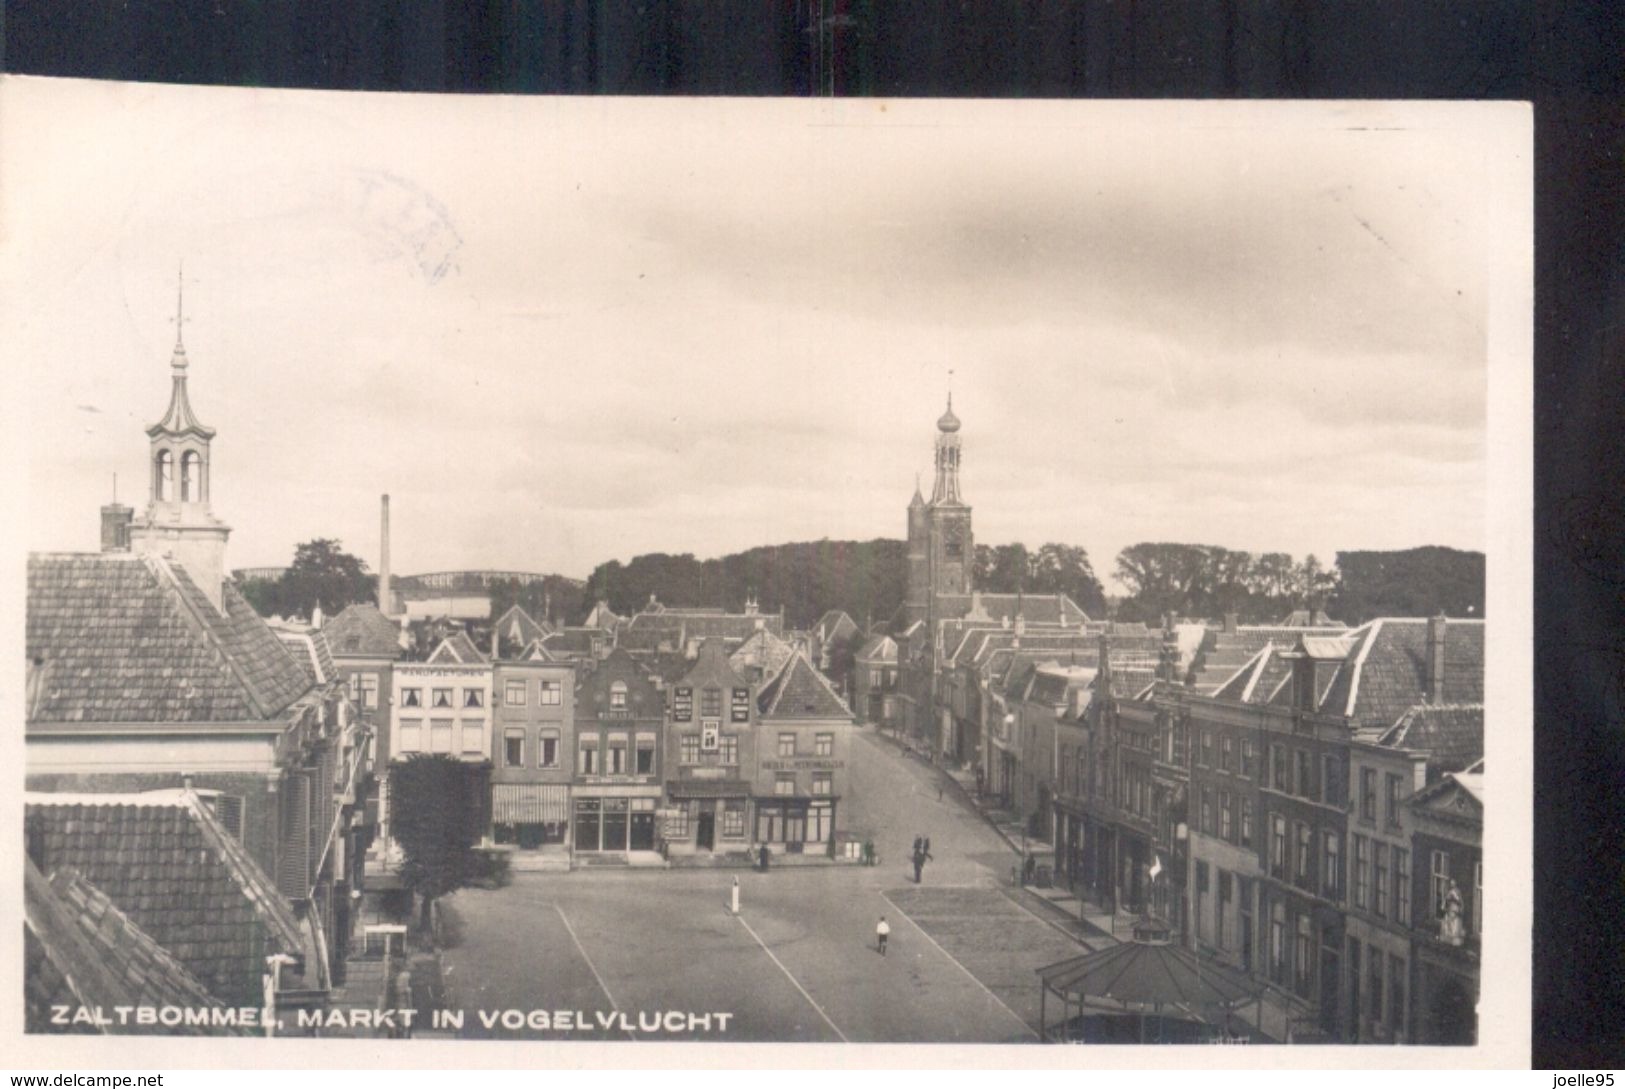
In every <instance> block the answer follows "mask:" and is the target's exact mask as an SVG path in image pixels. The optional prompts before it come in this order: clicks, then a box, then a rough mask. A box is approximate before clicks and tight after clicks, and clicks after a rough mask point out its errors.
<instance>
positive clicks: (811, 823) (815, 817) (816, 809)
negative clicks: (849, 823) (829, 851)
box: [807, 802, 835, 843]
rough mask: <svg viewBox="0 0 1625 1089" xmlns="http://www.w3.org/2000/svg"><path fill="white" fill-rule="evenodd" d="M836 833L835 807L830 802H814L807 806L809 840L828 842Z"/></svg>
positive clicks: (812, 841) (810, 841) (809, 841)
mask: <svg viewBox="0 0 1625 1089" xmlns="http://www.w3.org/2000/svg"><path fill="white" fill-rule="evenodd" d="M834 834H835V807H834V806H833V805H832V804H830V803H829V802H814V803H813V804H812V805H810V806H808V807H807V842H808V843H828V842H829V839H830V837H831V836H833V835H834Z"/></svg>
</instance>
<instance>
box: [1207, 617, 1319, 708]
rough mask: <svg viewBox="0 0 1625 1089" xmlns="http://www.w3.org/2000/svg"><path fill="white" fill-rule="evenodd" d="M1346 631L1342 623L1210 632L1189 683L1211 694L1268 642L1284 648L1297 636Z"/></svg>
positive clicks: (1254, 627)
mask: <svg viewBox="0 0 1625 1089" xmlns="http://www.w3.org/2000/svg"><path fill="white" fill-rule="evenodd" d="M1347 634H1348V629H1347V628H1344V627H1342V626H1341V625H1337V626H1328V627H1320V628H1305V627H1293V626H1288V625H1281V624H1270V625H1256V626H1243V627H1238V628H1237V629H1236V630H1235V631H1233V632H1227V631H1223V630H1217V631H1211V632H1209V633H1208V639H1207V641H1206V642H1205V645H1204V646H1203V648H1202V649H1201V650H1200V651H1199V652H1198V653H1197V655H1196V661H1195V663H1194V666H1193V668H1192V670H1191V675H1190V684H1191V687H1192V688H1194V689H1196V691H1198V692H1200V693H1201V694H1202V695H1212V694H1213V693H1214V692H1215V691H1217V690H1218V688H1219V687H1220V686H1221V685H1223V684H1224V683H1225V682H1226V681H1228V680H1230V679H1231V678H1232V677H1234V676H1235V675H1236V672H1237V670H1239V669H1241V668H1242V667H1243V666H1245V665H1247V664H1248V663H1249V662H1251V661H1252V660H1253V659H1254V658H1255V657H1256V656H1257V654H1258V652H1259V651H1261V650H1263V649H1264V647H1265V646H1266V645H1268V644H1270V643H1274V644H1275V646H1276V648H1277V649H1284V648H1288V647H1293V646H1296V645H1297V642H1298V639H1299V637H1300V636H1311V637H1314V636H1327V637H1330V638H1338V637H1340V636H1344V635H1347Z"/></svg>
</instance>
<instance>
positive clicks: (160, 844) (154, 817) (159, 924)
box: [23, 789, 303, 1005]
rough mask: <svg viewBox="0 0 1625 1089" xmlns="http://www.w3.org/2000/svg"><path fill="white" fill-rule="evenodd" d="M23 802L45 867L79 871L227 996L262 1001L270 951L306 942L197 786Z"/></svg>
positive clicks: (291, 949)
mask: <svg viewBox="0 0 1625 1089" xmlns="http://www.w3.org/2000/svg"><path fill="white" fill-rule="evenodd" d="M23 802H24V812H25V817H26V820H27V821H29V822H30V831H31V832H34V833H35V835H36V837H37V843H38V845H39V848H40V851H39V863H40V865H41V866H42V868H47V869H50V870H52V871H56V870H59V869H64V868H68V867H72V868H74V869H75V870H77V871H78V872H79V874H81V875H82V876H83V878H84V879H85V880H86V881H87V882H89V883H90V884H92V885H94V886H95V887H96V888H97V889H98V890H100V891H101V892H102V893H103V894H104V895H105V896H106V897H107V898H108V899H109V900H110V901H111V902H112V903H114V904H116V905H118V907H119V909H120V910H121V911H122V912H124V913H125V914H126V915H127V916H128V917H129V919H130V920H131V921H132V922H133V923H134V924H135V925H136V926H138V927H140V928H141V930H143V931H144V932H146V933H147V934H148V935H150V936H151V938H152V939H153V941H155V942H156V943H158V944H159V945H161V946H163V947H164V948H165V949H166V950H168V951H169V953H170V954H171V955H173V957H174V958H175V960H177V961H179V962H180V963H181V964H182V965H184V966H185V967H186V969H187V970H188V971H189V972H191V974H192V975H194V976H196V977H197V979H198V980H199V981H200V982H201V983H202V984H203V985H204V986H205V987H207V988H208V989H209V992H210V993H211V994H213V995H214V996H215V997H216V998H219V999H220V1000H221V1001H222V1002H224V1003H226V1004H227V1005H241V1004H254V1005H257V1004H258V1003H259V1001H260V998H261V994H260V976H261V973H262V972H263V971H264V966H265V964H264V957H265V956H267V955H269V954H271V953H274V952H278V951H281V952H285V953H289V954H292V955H299V954H300V952H301V951H302V948H303V945H302V939H301V933H300V927H299V922H298V920H297V919H296V918H295V917H294V914H293V909H292V907H291V906H290V905H289V904H288V901H287V900H286V899H284V898H283V896H282V895H281V894H280V893H279V892H278V891H277V888H276V884H275V883H274V882H273V881H272V880H271V879H270V878H269V877H268V876H266V874H265V872H264V871H263V870H261V869H260V868H259V866H258V865H256V864H255V862H254V860H253V859H252V858H251V857H250V856H249V854H248V851H247V850H246V849H245V848H244V847H243V845H242V844H241V843H240V842H238V841H237V840H236V839H235V838H234V837H233V836H232V835H231V833H230V832H228V831H226V829H225V828H224V827H223V826H222V825H221V824H220V822H219V821H217V820H216V819H215V818H214V815H213V814H212V813H210V812H209V809H208V807H207V806H205V805H203V804H202V803H201V802H200V801H199V799H198V796H197V795H196V794H195V793H193V792H192V791H190V790H184V789H182V790H159V791H152V792H149V793H144V794H25V795H24V796H23Z"/></svg>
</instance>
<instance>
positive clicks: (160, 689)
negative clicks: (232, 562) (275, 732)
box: [27, 552, 311, 723]
mask: <svg viewBox="0 0 1625 1089" xmlns="http://www.w3.org/2000/svg"><path fill="white" fill-rule="evenodd" d="M221 605H222V608H223V610H224V612H223V613H222V612H220V611H217V610H216V609H215V608H214V606H213V605H212V604H210V602H209V600H208V598H206V597H205V596H204V595H203V592H202V591H201V590H199V589H198V588H197V585H196V584H195V583H193V582H192V579H191V577H190V576H189V575H188V574H187V572H186V570H185V569H184V568H183V567H181V566H180V565H179V564H172V563H169V562H168V561H166V560H164V559H162V558H160V557H157V556H151V555H143V554H138V553H111V552H110V553H36V554H33V555H31V556H29V558H28V622H27V653H28V660H29V662H30V664H31V667H32V668H33V669H34V670H35V672H36V674H37V682H38V683H37V687H36V688H35V690H34V696H35V698H34V699H33V700H32V701H31V703H30V706H29V708H28V718H29V720H30V721H38V722H177V723H184V722H243V721H250V722H252V721H268V720H272V719H275V718H277V717H278V716H279V715H280V714H281V713H282V712H283V711H284V710H286V709H287V708H288V706H289V705H290V704H292V703H293V702H294V701H295V700H297V699H298V698H299V697H300V696H302V695H303V694H304V693H305V692H306V691H308V690H309V689H310V687H311V681H310V678H309V676H308V675H307V673H306V672H305V670H304V669H303V668H302V667H301V666H300V664H299V662H298V661H296V660H295V658H294V656H293V655H292V654H291V653H289V651H288V649H287V648H286V647H285V646H283V644H282V641H281V640H280V639H278V638H277V636H276V633H275V632H273V631H272V630H271V629H270V627H268V626H267V625H266V623H265V621H264V620H262V619H261V618H260V617H259V615H258V614H256V613H255V612H254V610H253V608H252V607H250V606H249V604H248V602H247V601H245V600H244V599H243V596H242V595H241V594H240V593H238V592H237V588H236V587H235V586H233V585H232V584H231V583H230V582H226V583H224V584H223V586H222V597H221Z"/></svg>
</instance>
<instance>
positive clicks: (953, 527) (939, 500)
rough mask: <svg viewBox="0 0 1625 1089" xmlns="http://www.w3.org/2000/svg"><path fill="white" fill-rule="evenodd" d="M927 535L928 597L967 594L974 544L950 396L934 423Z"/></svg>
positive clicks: (956, 428)
mask: <svg viewBox="0 0 1625 1089" xmlns="http://www.w3.org/2000/svg"><path fill="white" fill-rule="evenodd" d="M927 519H928V524H929V533H930V542H931V544H930V553H929V554H930V559H931V593H932V594H933V595H936V594H968V593H970V589H971V586H970V575H971V561H972V560H973V558H974V557H975V554H976V542H975V540H974V538H973V537H972V536H971V524H970V507H968V506H966V505H965V503H964V501H962V500H961V499H960V497H959V417H958V416H955V415H954V399H953V395H952V394H949V395H948V411H946V412H944V413H943V414H942V418H941V419H939V420H938V421H937V480H936V484H935V485H934V486H933V487H932V489H931V503H930V505H929V506H928V507H927Z"/></svg>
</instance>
